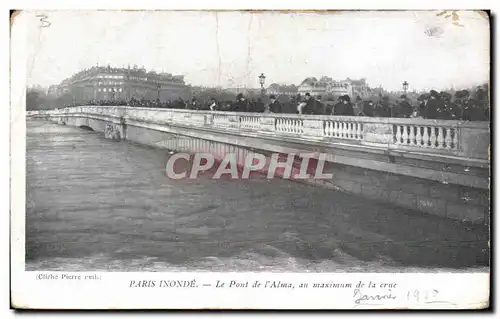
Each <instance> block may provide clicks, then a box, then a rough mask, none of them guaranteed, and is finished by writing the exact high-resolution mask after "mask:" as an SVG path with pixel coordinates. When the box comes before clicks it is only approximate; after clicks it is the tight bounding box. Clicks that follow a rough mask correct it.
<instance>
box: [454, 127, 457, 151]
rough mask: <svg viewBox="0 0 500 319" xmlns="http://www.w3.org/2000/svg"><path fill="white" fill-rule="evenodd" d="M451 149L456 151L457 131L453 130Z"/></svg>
mask: <svg viewBox="0 0 500 319" xmlns="http://www.w3.org/2000/svg"><path fill="white" fill-rule="evenodd" d="M453 149H455V150H458V129H456V128H455V129H454V130H453Z"/></svg>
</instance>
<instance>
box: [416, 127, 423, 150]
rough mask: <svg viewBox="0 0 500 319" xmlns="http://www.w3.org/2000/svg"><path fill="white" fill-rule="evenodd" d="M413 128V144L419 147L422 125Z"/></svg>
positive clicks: (420, 144)
mask: <svg viewBox="0 0 500 319" xmlns="http://www.w3.org/2000/svg"><path fill="white" fill-rule="evenodd" d="M415 129H416V130H417V134H415V145H416V146H419V147H420V146H422V127H421V126H416V127H415Z"/></svg>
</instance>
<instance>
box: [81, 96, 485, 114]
mask: <svg viewBox="0 0 500 319" xmlns="http://www.w3.org/2000/svg"><path fill="white" fill-rule="evenodd" d="M87 105H122V106H125V105H126V106H131V107H148V108H171V109H191V110H207V111H231V112H257V113H291V114H316V115H343V116H368V117H396V118H427V119H441V120H465V121H488V120H489V116H490V104H489V98H488V93H487V92H486V91H484V90H482V89H480V88H479V89H478V90H477V91H476V92H475V94H474V95H473V96H471V94H470V92H469V91H467V90H461V91H457V92H455V94H454V95H452V94H450V93H448V92H437V91H435V90H431V91H430V92H429V93H425V94H421V95H420V96H419V97H418V99H417V103H412V102H411V100H410V99H409V98H407V96H405V95H401V96H400V97H399V99H398V100H397V101H395V102H394V101H390V99H389V97H388V96H380V97H379V98H378V99H376V101H373V100H370V99H368V100H363V99H361V98H360V97H359V96H358V97H356V99H355V100H354V101H351V98H350V97H349V96H348V95H343V96H340V97H338V99H337V101H332V100H329V101H322V100H321V96H311V94H309V93H306V94H305V95H304V96H303V97H302V96H300V95H297V96H295V97H293V98H291V99H290V100H289V101H287V102H280V101H279V99H278V98H277V97H276V96H274V95H271V96H269V102H268V103H264V102H263V101H262V99H260V98H257V99H254V98H251V99H247V98H246V97H245V96H244V95H243V94H241V93H240V94H238V95H237V96H236V101H217V100H216V99H215V98H211V99H210V100H208V101H198V100H197V99H196V98H192V100H191V101H186V100H183V99H182V98H180V97H179V98H178V99H176V100H173V101H171V100H169V101H165V102H162V101H160V100H145V99H141V100H138V99H135V98H132V99H131V100H129V101H125V100H104V101H89V102H88V103H87Z"/></svg>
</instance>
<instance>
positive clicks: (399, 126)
mask: <svg viewBox="0 0 500 319" xmlns="http://www.w3.org/2000/svg"><path fill="white" fill-rule="evenodd" d="M394 127H395V128H396V144H401V125H394Z"/></svg>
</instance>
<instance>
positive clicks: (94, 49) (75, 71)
mask: <svg viewBox="0 0 500 319" xmlns="http://www.w3.org/2000/svg"><path fill="white" fill-rule="evenodd" d="M490 20H491V12H489V11H472V10H469V11H467V10H413V11H397V10H390V11H389V10H387V11H383V10H378V11H375V10H373V11H370V10H366V11H359V10H351V11H349V10H344V11H320V10H318V11H312V10H309V11H283V10H281V11H278V10H276V11H265V10H264V11H262V10H261V11H251V10H239V11H230V10H226V11H222V10H190V11H175V10H136V11H120V10H93V11H92V10H86V11H84V10H72V11H51V10H19V11H16V12H14V13H13V14H12V16H11V104H10V114H11V257H12V258H11V276H12V280H11V293H12V301H11V302H12V307H14V308H17V309H486V308H488V307H489V300H490V255H491V244H490V169H491V164H490V132H491V120H490V109H491V87H490V58H491V57H490V40H491V35H490Z"/></svg>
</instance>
